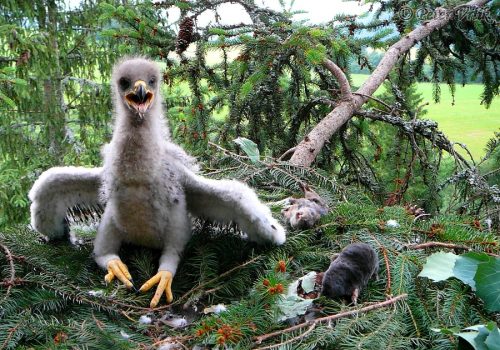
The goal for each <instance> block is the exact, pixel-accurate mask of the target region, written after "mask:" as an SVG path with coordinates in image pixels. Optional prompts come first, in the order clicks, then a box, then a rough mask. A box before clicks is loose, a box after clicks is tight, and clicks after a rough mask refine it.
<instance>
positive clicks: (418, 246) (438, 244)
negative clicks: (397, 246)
mask: <svg viewBox="0 0 500 350" xmlns="http://www.w3.org/2000/svg"><path fill="white" fill-rule="evenodd" d="M433 247H443V248H450V249H465V250H471V248H469V247H466V246H464V245H458V244H453V243H443V242H426V243H420V244H410V245H407V246H406V248H408V249H426V248H433Z"/></svg>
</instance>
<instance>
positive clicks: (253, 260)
mask: <svg viewBox="0 0 500 350" xmlns="http://www.w3.org/2000/svg"><path fill="white" fill-rule="evenodd" d="M260 258H261V256H260V255H258V256H256V257H255V258H253V259H250V260H248V261H247V262H245V263H243V264H241V265H238V266H235V267H233V268H232V269H230V270H227V271H226V272H224V273H222V274H220V275H219V276H217V277H214V278H212V279H211V280H208V281H207V282H205V283H202V284H200V285H198V286H196V287H194V288H192V289H191V290H189V291H188V292H186V293H184V295H182V296H181V297H180V298H179V299H177V300H176V301H174V302H173V303H172V304H169V305H164V306H160V307H157V308H154V310H155V311H159V310H163V309H168V308H171V307H172V306H173V305H177V304H179V303H180V302H181V301H182V300H184V299H186V298H187V297H188V296H190V295H191V294H193V293H194V292H196V291H198V290H200V289H203V288H205V287H206V286H207V285H210V284H212V283H214V282H215V281H217V280H220V279H221V278H224V277H226V276H227V275H230V274H231V273H233V272H234V271H236V270H239V269H242V268H243V267H245V266H247V265H250V264H252V263H254V262H255V261H257V260H258V259H260Z"/></svg>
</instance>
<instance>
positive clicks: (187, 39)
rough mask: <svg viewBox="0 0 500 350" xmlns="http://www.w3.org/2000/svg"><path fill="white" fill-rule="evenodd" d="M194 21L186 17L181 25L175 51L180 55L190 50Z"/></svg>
mask: <svg viewBox="0 0 500 350" xmlns="http://www.w3.org/2000/svg"><path fill="white" fill-rule="evenodd" d="M193 27H194V21H193V19H192V18H191V17H184V18H183V19H182V21H181V23H180V25H179V34H178V35H177V41H176V43H175V51H176V52H177V53H178V54H179V55H180V54H181V53H183V52H184V51H186V49H187V48H188V46H189V44H191V40H192V39H193Z"/></svg>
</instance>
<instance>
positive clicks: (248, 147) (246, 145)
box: [233, 137, 260, 163]
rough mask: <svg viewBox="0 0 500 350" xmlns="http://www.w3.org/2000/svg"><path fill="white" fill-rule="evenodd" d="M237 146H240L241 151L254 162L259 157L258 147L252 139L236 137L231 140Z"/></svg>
mask: <svg viewBox="0 0 500 350" xmlns="http://www.w3.org/2000/svg"><path fill="white" fill-rule="evenodd" d="M233 141H234V142H235V143H236V144H237V145H238V146H240V147H241V149H242V150H243V152H245V154H246V155H247V156H248V158H250V160H251V161H252V162H254V163H257V162H258V161H259V158H260V152H259V148H258V147H257V144H256V143H255V142H253V141H252V140H249V139H247V138H244V137H238V138H237V139H235V140H233Z"/></svg>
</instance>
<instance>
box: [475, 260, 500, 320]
mask: <svg viewBox="0 0 500 350" xmlns="http://www.w3.org/2000/svg"><path fill="white" fill-rule="evenodd" d="M474 281H475V282H476V288H477V291H476V294H477V295H478V296H479V297H480V298H481V299H482V300H483V301H484V304H485V307H486V309H487V310H488V311H490V312H497V311H500V259H498V258H497V259H491V260H490V261H488V262H486V263H482V264H479V266H478V267H477V272H476V276H474Z"/></svg>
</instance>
